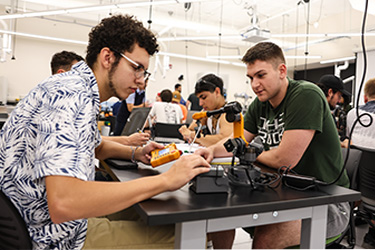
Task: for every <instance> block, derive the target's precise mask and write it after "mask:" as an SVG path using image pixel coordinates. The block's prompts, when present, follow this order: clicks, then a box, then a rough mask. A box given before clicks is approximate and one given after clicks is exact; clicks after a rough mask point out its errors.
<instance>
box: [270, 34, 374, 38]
mask: <svg viewBox="0 0 375 250" xmlns="http://www.w3.org/2000/svg"><path fill="white" fill-rule="evenodd" d="M361 35H362V33H315V34H298V33H289V34H271V38H294V37H340V36H349V37H356V36H361ZM364 35H365V36H375V33H365V34H364Z"/></svg>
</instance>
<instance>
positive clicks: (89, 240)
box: [0, 15, 209, 249]
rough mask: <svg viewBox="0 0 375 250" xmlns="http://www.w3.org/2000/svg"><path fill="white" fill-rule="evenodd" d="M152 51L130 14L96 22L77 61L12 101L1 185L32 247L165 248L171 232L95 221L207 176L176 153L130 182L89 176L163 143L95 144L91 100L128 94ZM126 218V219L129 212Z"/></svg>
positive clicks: (145, 155) (1, 142) (146, 156)
mask: <svg viewBox="0 0 375 250" xmlns="http://www.w3.org/2000/svg"><path fill="white" fill-rule="evenodd" d="M157 50H158V44H157V43H156V38H155V36H154V35H153V34H152V33H151V32H150V31H149V30H147V29H145V28H144V27H143V25H142V23H141V22H139V21H137V20H136V19H134V18H133V17H131V16H123V15H116V16H112V17H109V18H105V19H103V20H102V21H101V23H100V24H98V25H97V26H96V27H94V28H93V29H92V31H91V33H90V35H89V45H88V47H87V56H86V63H85V62H84V61H81V62H79V63H76V64H75V65H73V67H72V69H71V70H70V71H69V72H66V73H64V74H56V75H53V76H51V77H49V78H47V79H46V80H44V81H43V82H41V83H40V84H39V85H37V86H36V87H35V88H34V89H33V90H31V92H30V93H29V94H28V95H27V96H26V97H25V98H24V99H22V101H21V102H20V103H19V104H18V105H17V107H16V108H15V109H14V111H13V112H12V114H11V115H10V117H9V119H8V120H7V122H6V123H5V125H4V127H3V129H2V130H1V131H0V189H1V191H2V192H3V193H4V194H5V195H6V196H7V197H8V198H9V199H10V200H11V201H12V203H13V204H15V206H16V207H17V209H18V211H19V212H20V214H21V216H22V218H23V219H24V221H25V223H26V226H27V228H28V231H29V234H30V238H31V240H32V244H33V249H82V248H84V249H95V248H96V249H104V248H107V249H114V248H143V249H146V248H173V240H174V226H173V225H170V226H160V227H147V226H146V225H145V224H144V223H143V222H140V221H134V220H133V221H128V220H126V219H128V218H129V217H125V216H124V215H122V217H121V218H120V219H121V220H116V221H115V220H109V219H108V218H105V217H103V216H105V215H108V214H112V213H115V212H119V211H122V210H124V209H125V208H128V207H131V206H132V205H133V204H135V203H137V202H140V201H142V200H145V199H148V198H150V197H152V196H154V195H156V194H159V193H161V192H165V191H172V190H176V189H178V188H180V187H181V186H183V185H185V184H186V183H187V182H188V181H189V180H191V179H192V178H193V177H194V176H196V175H197V174H200V173H204V172H207V171H208V170H209V164H208V163H207V162H206V161H205V160H204V159H203V158H202V157H200V156H183V157H181V158H180V159H179V160H178V161H176V163H175V164H174V165H173V166H172V167H171V168H170V170H169V171H167V172H165V173H163V174H160V175H157V176H150V177H145V178H141V179H137V180H133V181H129V182H98V181H93V180H94V174H95V170H94V169H95V164H94V160H95V158H98V159H106V158H125V159H132V160H139V161H142V162H143V163H146V164H149V162H150V152H151V151H152V150H154V149H156V148H162V145H159V144H156V143H150V144H148V145H147V146H145V147H141V148H132V147H129V146H124V145H121V144H119V143H115V142H111V141H106V140H101V137H100V134H99V132H98V129H97V116H98V114H99V104H100V102H103V101H106V100H107V99H109V98H110V97H112V96H116V97H118V98H119V99H121V100H124V99H126V98H127V97H128V96H129V95H130V94H131V93H133V92H134V91H135V90H136V89H137V86H138V84H139V83H142V82H143V81H144V80H145V79H147V77H148V76H149V73H148V72H147V68H148V66H149V58H150V56H151V55H153V54H154V53H155V52H156V51H157ZM133 215H134V214H132V216H133Z"/></svg>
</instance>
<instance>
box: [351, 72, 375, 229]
mask: <svg viewBox="0 0 375 250" xmlns="http://www.w3.org/2000/svg"><path fill="white" fill-rule="evenodd" d="M364 101H365V104H364V105H361V106H359V107H358V108H359V115H361V114H363V113H368V114H369V115H371V116H372V119H373V120H372V124H371V125H370V126H369V127H362V126H361V124H360V123H358V122H357V123H356V126H355V128H354V131H353V134H352V142H351V143H352V144H353V145H355V146H360V147H365V148H371V149H375V78H372V79H370V80H368V81H367V82H366V84H365V87H364ZM356 119H357V111H356V109H355V108H354V109H351V110H350V111H349V113H348V116H347V125H348V126H347V129H346V135H347V136H348V137H349V133H350V130H351V129H352V126H353V124H354V121H355V120H356ZM361 121H362V122H363V123H364V124H368V122H369V117H367V116H364V117H363V118H361ZM374 236H375V235H374Z"/></svg>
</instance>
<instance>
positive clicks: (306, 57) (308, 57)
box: [285, 56, 322, 59]
mask: <svg viewBox="0 0 375 250" xmlns="http://www.w3.org/2000/svg"><path fill="white" fill-rule="evenodd" d="M285 58H286V59H320V58H322V56H285Z"/></svg>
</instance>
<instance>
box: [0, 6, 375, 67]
mask: <svg viewBox="0 0 375 250" xmlns="http://www.w3.org/2000/svg"><path fill="white" fill-rule="evenodd" d="M151 1H152V2H153V3H162V2H165V1H162V0H151ZM305 1H306V0H301V1H298V0H201V1H199V0H198V1H195V2H192V3H191V6H188V5H189V4H186V3H181V1H178V0H175V1H171V2H172V3H169V4H161V5H153V6H152V8H151V7H150V6H143V7H127V8H121V9H110V10H105V11H90V12H82V13H75V14H62V15H51V16H44V17H29V18H22V19H23V20H22V21H25V20H35V19H37V18H38V19H40V18H43V20H44V21H46V20H47V21H50V22H57V21H59V22H65V23H68V24H69V25H71V27H72V29H74V28H79V27H82V26H83V27H86V26H94V25H95V24H97V23H98V21H99V20H100V19H101V18H103V17H106V16H108V15H109V14H110V13H118V12H120V13H129V14H133V15H135V16H136V17H137V18H138V19H140V20H142V21H143V22H144V23H145V26H146V27H148V23H147V21H148V20H149V17H150V13H151V20H152V23H151V29H152V30H153V31H154V32H155V34H157V36H158V39H159V40H160V42H161V43H163V44H167V45H168V46H164V47H163V50H171V51H172V52H173V46H174V45H176V46H181V43H183V44H187V43H194V45H195V46H196V45H197V44H199V46H202V49H203V50H205V49H206V48H208V47H210V49H206V52H205V55H202V52H199V54H198V55H197V54H196V51H195V50H194V51H188V52H187V53H188V54H191V55H194V56H203V57H205V56H207V55H210V56H215V55H218V54H220V55H222V56H223V55H227V56H229V55H230V56H236V55H242V54H243V53H244V52H245V51H246V49H247V48H249V47H250V46H251V45H252V44H253V43H251V42H246V41H242V38H241V36H240V35H241V34H242V33H244V32H245V31H246V29H247V28H249V27H250V26H251V17H252V16H256V17H257V18H258V22H257V25H258V26H259V27H260V29H265V30H269V31H270V34H271V41H274V42H276V43H278V44H279V45H280V46H282V47H283V49H284V51H285V54H286V55H287V56H296V55H298V56H303V55H305V54H306V51H308V55H310V56H321V58H320V59H308V60H307V61H306V60H305V59H288V64H289V66H295V67H297V68H303V67H304V65H305V63H307V64H308V65H309V67H315V66H317V65H319V61H321V60H328V59H335V58H342V57H348V56H353V55H354V52H355V51H356V50H359V49H360V47H361V43H360V37H359V36H357V35H355V34H359V33H360V31H361V24H362V19H363V12H362V11H358V10H355V9H353V7H352V5H351V3H350V1H349V0H310V3H309V4H308V3H305ZM351 1H353V2H356V3H357V4H359V5H360V6H363V9H364V4H361V1H363V0H351ZM141 2H148V1H147V0H134V1H123V0H91V1H90V0H60V1H56V0H0V19H1V17H2V16H5V15H8V14H6V13H5V12H6V10H8V12H9V10H10V9H11V6H13V7H14V9H15V10H16V11H17V13H23V12H38V11H46V10H58V9H69V8H76V7H84V6H93V5H95V6H96V5H109V4H123V3H141ZM178 2H179V3H178ZM307 2H308V1H307ZM363 2H364V1H363ZM16 7H18V8H16ZM254 13H255V15H254ZM18 20H19V21H20V22H21V19H18ZM4 21H5V22H7V23H9V22H10V20H7V19H5V20H4ZM307 22H308V23H309V25H308V26H306V23H307ZM307 27H308V28H307ZM0 29H1V28H0ZM374 29H375V18H374V16H373V15H371V14H369V15H368V16H367V23H366V30H367V31H368V33H369V34H370V33H373V30H374ZM23 32H26V33H27V31H23ZM45 32H46V31H44V32H42V31H41V32H40V34H44V35H46V33H45ZM48 32H49V31H47V33H48ZM30 33H33V34H35V33H38V31H30ZM50 33H51V34H50V36H54V35H53V34H56V33H58V32H56V30H55V31H51V32H50ZM307 33H309V34H310V36H309V37H308V38H306V34H307ZM339 33H340V34H339ZM341 33H351V34H349V35H348V34H346V35H342V34H341ZM58 34H59V35H58V37H60V38H68V39H74V38H72V37H71V35H70V34H66V32H65V33H64V32H61V33H58ZM219 34H221V36H219ZM323 34H326V35H323ZM373 34H375V33H373ZM203 36H208V37H209V39H197V38H195V39H192V38H191V37H203ZM181 37H190V38H189V39H188V42H186V41H185V40H183V41H181V40H179V41H175V40H177V39H181ZM219 37H220V38H219ZM76 40H80V41H85V40H84V39H82V38H81V37H77V38H76ZM306 42H307V43H308V46H306ZM366 45H367V47H368V48H371V47H372V48H374V46H373V45H375V38H374V37H372V36H371V37H367V38H366ZM165 48H168V49H165ZM213 48H214V49H213ZM165 52H170V51H165ZM225 60H231V61H238V62H239V60H238V59H225Z"/></svg>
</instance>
